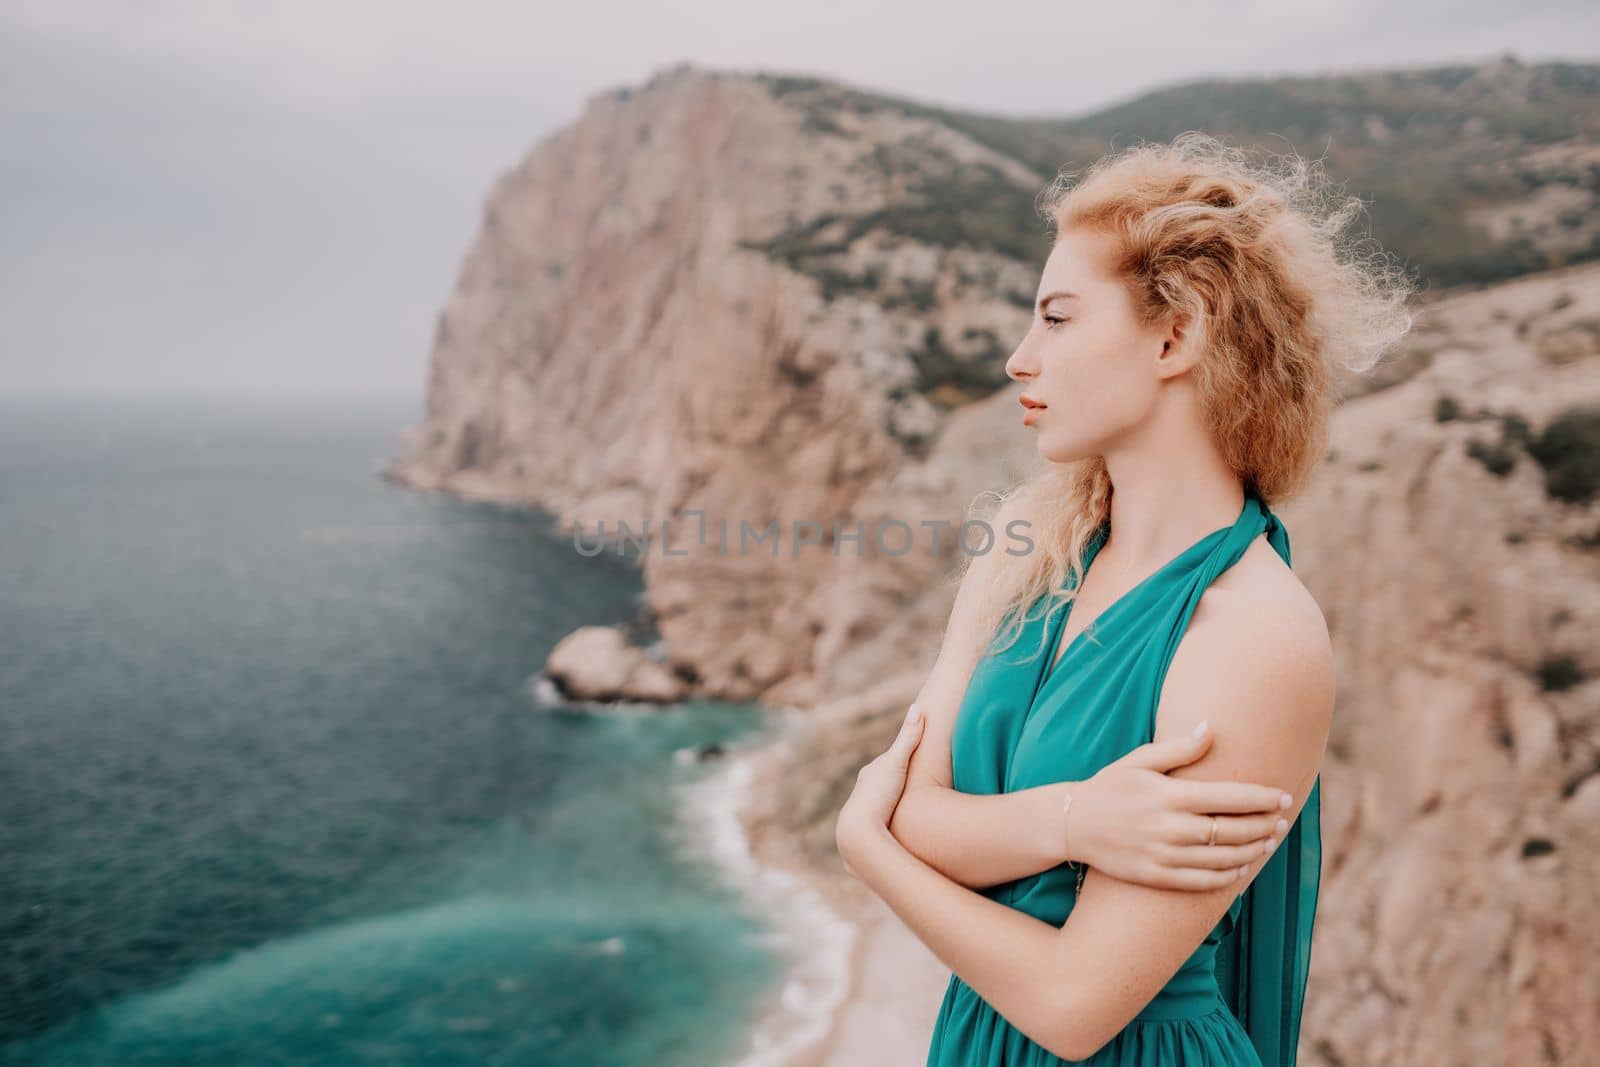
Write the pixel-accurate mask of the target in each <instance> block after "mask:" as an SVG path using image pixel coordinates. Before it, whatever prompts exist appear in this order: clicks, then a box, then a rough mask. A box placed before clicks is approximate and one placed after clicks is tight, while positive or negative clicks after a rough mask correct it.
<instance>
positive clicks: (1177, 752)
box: [1122, 722, 1211, 772]
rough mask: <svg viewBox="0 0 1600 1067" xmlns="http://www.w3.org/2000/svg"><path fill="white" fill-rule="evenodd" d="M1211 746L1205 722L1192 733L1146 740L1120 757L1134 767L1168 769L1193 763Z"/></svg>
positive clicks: (1209, 733)
mask: <svg viewBox="0 0 1600 1067" xmlns="http://www.w3.org/2000/svg"><path fill="white" fill-rule="evenodd" d="M1210 747H1211V730H1210V728H1209V727H1208V726H1207V724H1206V723H1203V722H1202V723H1201V724H1200V725H1199V726H1198V727H1196V728H1195V731H1194V733H1192V734H1188V735H1186V736H1182V737H1169V738H1166V739H1165V740H1162V741H1147V742H1145V743H1144V744H1142V745H1140V746H1139V747H1138V748H1136V749H1134V750H1133V751H1132V752H1130V753H1128V754H1127V755H1126V756H1124V757H1122V758H1123V760H1124V761H1126V762H1127V763H1129V764H1131V765H1133V766H1135V767H1148V768H1149V769H1150V770H1153V771H1163V772H1165V771H1170V770H1172V769H1173V768H1174V767H1182V766H1183V765H1184V764H1186V763H1193V762H1194V761H1195V760H1197V759H1199V758H1200V757H1201V756H1203V755H1205V753H1206V749H1208V748H1210Z"/></svg>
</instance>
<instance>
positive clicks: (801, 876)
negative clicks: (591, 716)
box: [683, 736, 950, 1067]
mask: <svg viewBox="0 0 1600 1067" xmlns="http://www.w3.org/2000/svg"><path fill="white" fill-rule="evenodd" d="M783 743H784V738H783V737H782V736H780V737H779V738H778V739H777V740H775V741H773V742H772V743H771V744H770V745H769V746H762V747H758V748H747V749H736V750H734V751H731V752H730V753H728V754H727V755H725V756H724V757H722V762H721V765H720V766H718V767H716V768H714V769H713V770H712V771H710V772H709V773H708V774H707V775H706V776H705V778H704V779H702V780H701V781H699V782H696V783H693V784H692V785H691V786H689V787H687V788H686V793H687V795H686V797H685V802H684V805H683V811H684V818H685V832H686V834H687V836H688V837H689V839H690V840H691V841H692V842H693V843H694V845H695V846H697V847H700V848H703V849H704V850H705V851H706V852H707V854H708V858H709V859H710V860H711V861H712V862H713V863H715V864H716V865H717V866H718V867H719V869H720V870H722V871H723V872H724V874H725V876H726V877H727V878H728V879H729V881H730V882H731V883H732V884H734V885H735V886H736V888H738V889H739V890H740V891H741V892H742V893H743V894H744V895H745V897H746V899H748V900H750V901H751V902H752V903H753V905H754V910H756V911H757V912H758V913H759V914H760V915H761V916H763V917H764V918H765V919H766V920H767V921H769V922H770V923H771V924H772V932H771V934H770V936H769V938H768V943H769V945H770V947H771V948H772V949H773V951H774V952H775V953H776V954H778V955H779V956H780V957H781V958H783V959H785V960H787V972H786V974H785V977H784V979H783V980H782V981H780V982H779V983H778V985H777V987H776V989H775V990H774V991H773V993H772V994H771V995H770V996H769V997H768V998H767V999H766V1000H765V1001H763V1002H762V1003H761V1005H760V1006H759V1007H758V1009H757V1011H756V1012H755V1018H754V1019H753V1020H752V1026H751V1029H750V1033H749V1036H748V1040H747V1044H746V1047H745V1048H744V1050H743V1051H742V1052H741V1053H740V1054H739V1056H738V1057H737V1058H736V1059H735V1060H733V1061H732V1062H733V1063H734V1064H736V1065H737V1067H824V1065H828V1067H835V1065H838V1067H845V1065H855V1064H871V1065H873V1067H921V1065H922V1064H924V1063H925V1062H926V1060H927V1052H928V1040H929V1037H930V1035H931V1033H932V1030H933V1021H934V1017H935V1016H936V1015H937V1013H938V1010H939V1004H940V1001H941V1000H942V998H943V996H944V991H945V987H946V985H947V984H948V982H949V980H950V970H949V968H947V967H945V966H944V965H943V964H942V963H941V962H940V961H939V959H938V958H937V957H936V956H934V955H933V953H932V952H930V951H929V950H928V949H927V947H926V946H924V945H923V944H922V942H921V941H920V940H918V939H917V937H916V936H915V935H914V934H912V933H911V931H910V930H909V929H908V928H907V927H906V925H905V924H904V923H903V922H901V921H900V919H899V917H898V916H896V915H895V914H894V912H892V911H891V910H890V909H889V908H888V907H887V906H886V905H885V904H884V903H883V902H882V901H881V900H879V899H878V898H877V897H876V896H875V895H873V894H872V893H871V891H869V890H868V889H867V888H866V887H865V886H862V885H861V884H860V883H858V882H856V881H855V880H854V879H852V878H849V877H848V876H847V875H843V874H839V875H834V874H832V873H829V872H823V871H815V870H809V869H806V868H804V867H802V866H799V865H796V864H792V863H786V862H784V861H783V860H782V858H781V856H782V855H785V854H787V855H801V854H803V852H802V850H801V849H800V848H799V847H798V846H797V847H795V848H794V849H785V848H783V847H781V843H780V842H774V841H768V842H766V845H765V847H764V848H762V849H761V850H760V851H761V855H760V857H759V858H758V856H757V854H756V850H755V849H754V848H753V847H752V843H751V840H750V838H749V836H748V834H747V832H746V830H745V823H744V819H743V817H742V816H743V815H744V813H745V811H746V805H747V803H748V801H749V799H750V797H751V795H752V791H753V790H758V789H763V788H767V787H768V785H769V783H767V782H766V781H764V780H762V779H761V778H760V777H759V774H760V769H761V768H762V767H767V768H770V767H771V766H773V763H774V762H775V761H771V760H770V757H771V756H772V754H773V753H772V752H771V751H770V749H774V748H777V747H778V746H781V745H782V744H783Z"/></svg>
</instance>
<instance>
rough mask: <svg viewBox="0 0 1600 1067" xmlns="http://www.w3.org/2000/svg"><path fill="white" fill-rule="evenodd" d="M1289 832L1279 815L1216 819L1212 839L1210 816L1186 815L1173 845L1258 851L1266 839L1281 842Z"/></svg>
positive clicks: (1284, 821)
mask: <svg viewBox="0 0 1600 1067" xmlns="http://www.w3.org/2000/svg"><path fill="white" fill-rule="evenodd" d="M1288 832H1289V820H1287V819H1285V818H1283V817H1282V816H1281V815H1218V816H1217V834H1216V837H1212V836H1211V816H1209V815H1186V816H1184V817H1183V826H1182V829H1181V830H1179V831H1178V833H1179V836H1178V838H1177V839H1176V840H1174V841H1173V842H1172V843H1173V844H1175V845H1178V846H1183V845H1204V844H1206V842H1207V841H1210V842H1211V843H1212V844H1213V845H1253V846H1255V848H1256V849H1257V850H1258V851H1259V850H1260V848H1261V842H1262V841H1264V840H1266V839H1267V838H1269V837H1271V838H1277V839H1280V840H1281V839H1282V838H1283V835H1284V834H1287V833H1288Z"/></svg>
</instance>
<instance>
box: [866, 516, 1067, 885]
mask: <svg viewBox="0 0 1600 1067" xmlns="http://www.w3.org/2000/svg"><path fill="white" fill-rule="evenodd" d="M1008 518H1009V512H1007V511H1006V510H1005V508H1004V507H1002V509H1001V512H1000V513H999V514H997V515H996V516H995V518H994V519H993V520H991V521H992V522H993V524H994V525H996V526H997V527H999V528H1001V529H1004V528H1005V523H1006V522H1007V521H1008ZM998 551H999V550H998V549H995V550H992V551H990V552H989V553H986V554H985V555H982V556H975V557H973V558H972V559H971V560H970V561H969V562H968V565H967V570H966V573H965V574H964V575H963V576H962V578H961V585H960V588H959V589H958V590H957V591H956V598H955V604H954V605H953V606H952V607H951V609H950V619H949V621H948V622H947V623H946V624H945V631H944V641H943V643H942V645H941V646H940V648H939V658H938V659H937V660H936V661H935V663H934V665H933V670H931V671H930V672H929V673H928V678H927V680H926V681H925V682H923V684H922V689H921V690H920V691H919V692H918V693H917V697H916V700H915V701H914V703H915V704H916V706H917V707H918V708H920V709H921V710H922V714H923V715H924V716H925V722H924V725H923V726H922V738H921V740H920V741H919V742H918V744H917V748H916V750H915V751H914V752H913V753H912V757H911V763H910V764H909V766H908V767H907V769H906V787H905V793H904V794H903V795H902V796H901V798H900V803H899V804H898V805H897V806H896V808H895V812H894V818H893V820H892V821H891V822H890V825H889V831H890V832H891V833H892V834H893V835H894V837H895V839H896V840H898V841H899V842H900V843H901V844H902V845H904V846H905V847H906V848H907V849H908V850H910V851H911V852H912V853H913V854H914V855H916V856H917V857H918V858H920V859H922V860H923V861H924V862H926V863H927V864H929V865H930V866H932V867H933V868H934V869H935V870H937V871H938V872H939V873H941V874H943V875H945V876H946V877H947V878H950V879H951V880H953V881H955V882H957V883H958V884H960V885H963V886H967V887H969V888H973V889H981V888H985V887H987V886H992V885H999V884H1001V883H1003V882H1009V881H1014V880H1015V879H1018V878H1025V877H1027V876H1028V875H1030V874H1038V873H1039V872H1040V871H1045V870H1049V869H1050V868H1051V867H1055V866H1057V865H1059V864H1061V863H1063V862H1064V861H1066V860H1067V859H1069V858H1071V857H1069V856H1068V855H1067V854H1066V851H1065V846H1066V824H1065V820H1064V819H1063V817H1062V814H1061V805H1062V801H1063V799H1064V798H1065V796H1066V792H1067V785H1066V784H1065V783H1061V784H1056V785H1048V786H1040V787H1038V788H1035V789H1027V790H1022V791H1019V792H1015V793H1000V794H995V795H981V796H980V795H976V794H971V793H960V792H957V791H956V790H955V788H954V786H953V775H952V773H951V761H950V735H951V732H952V730H953V728H954V725H955V719H956V713H957V712H958V711H959V710H960V708H961V701H962V698H963V697H964V696H965V695H966V692H967V685H968V683H969V682H970V681H971V680H972V673H973V671H974V670H976V668H977V665H978V661H979V659H981V658H982V654H983V645H984V644H985V639H984V635H980V634H979V632H978V629H979V628H978V625H977V621H976V616H977V611H978V608H979V603H978V601H979V600H980V598H981V595H982V591H983V589H984V588H985V587H986V585H987V583H988V582H990V581H991V580H992V578H993V573H994V569H995V564H996V562H997V556H996V552H998Z"/></svg>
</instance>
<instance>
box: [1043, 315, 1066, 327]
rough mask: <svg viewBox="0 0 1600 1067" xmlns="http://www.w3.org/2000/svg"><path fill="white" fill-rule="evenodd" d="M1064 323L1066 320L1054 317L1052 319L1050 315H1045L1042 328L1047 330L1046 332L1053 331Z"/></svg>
mask: <svg viewBox="0 0 1600 1067" xmlns="http://www.w3.org/2000/svg"><path fill="white" fill-rule="evenodd" d="M1066 321H1067V320H1066V319H1062V318H1056V317H1054V316H1052V315H1046V316H1045V317H1044V324H1045V325H1044V328H1045V329H1047V330H1053V329H1055V328H1056V327H1057V326H1060V325H1061V324H1062V323H1063V322H1066Z"/></svg>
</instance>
